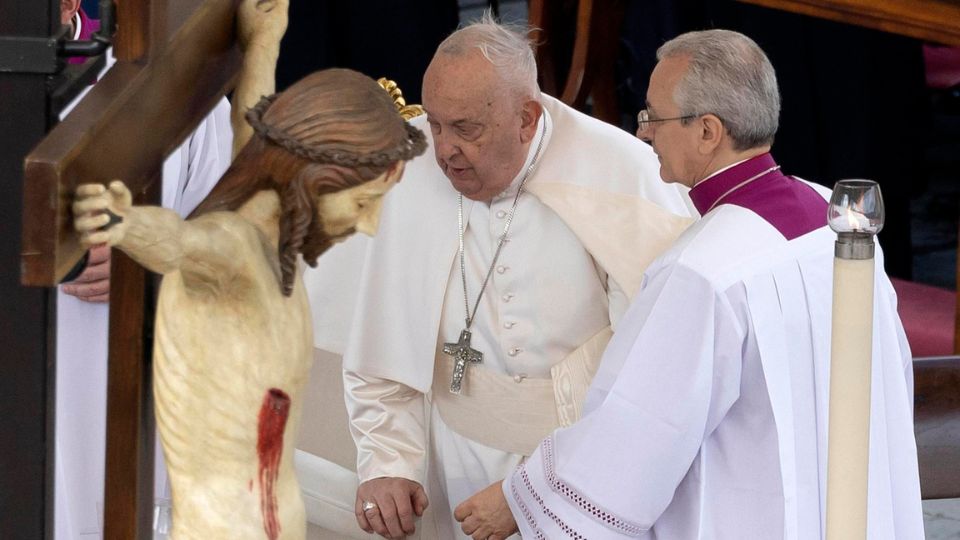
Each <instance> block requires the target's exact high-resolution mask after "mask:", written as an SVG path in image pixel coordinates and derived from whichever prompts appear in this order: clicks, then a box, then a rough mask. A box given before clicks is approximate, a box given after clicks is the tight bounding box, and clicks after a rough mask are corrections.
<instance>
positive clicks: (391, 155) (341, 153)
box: [246, 94, 427, 168]
mask: <svg viewBox="0 0 960 540" xmlns="http://www.w3.org/2000/svg"><path fill="white" fill-rule="evenodd" d="M279 95H280V94H273V95H272V96H264V97H262V98H260V102H259V103H257V104H256V106H254V107H252V108H251V109H250V110H249V111H247V114H246V118H247V122H249V123H250V126H252V127H253V130H254V131H255V132H256V133H257V134H258V135H260V136H261V137H263V138H265V139H267V140H268V141H270V142H272V143H274V144H276V145H278V146H280V147H281V148H284V149H286V150H287V151H289V152H292V153H294V154H296V155H298V156H300V157H302V158H305V159H308V160H310V161H313V162H315V163H330V164H333V165H340V166H343V167H351V168H354V167H363V166H368V167H378V168H379V167H386V166H388V165H391V164H392V163H396V162H397V161H400V160H404V161H406V160H409V159H412V158H414V157H416V156H419V155H420V154H422V153H423V151H424V150H426V149H427V139H426V137H425V136H424V134H423V132H422V131H420V130H419V129H417V128H415V127H413V126H411V125H410V124H409V123H408V122H404V123H403V125H404V128H406V130H407V137H406V138H405V139H404V140H403V141H402V142H401V143H400V144H398V145H397V146H395V147H394V148H391V149H388V150H384V151H381V152H373V153H369V154H358V153H356V152H350V151H348V150H330V149H324V150H320V149H316V148H311V147H309V146H307V145H306V144H304V143H303V142H301V141H299V140H297V139H296V138H294V137H293V136H291V135H290V134H288V133H286V132H284V131H283V130H282V129H279V128H277V127H275V126H271V125H270V124H267V123H266V122H264V121H263V115H264V113H266V112H267V109H269V108H270V106H271V105H273V102H274V101H276V99H277V96H279Z"/></svg>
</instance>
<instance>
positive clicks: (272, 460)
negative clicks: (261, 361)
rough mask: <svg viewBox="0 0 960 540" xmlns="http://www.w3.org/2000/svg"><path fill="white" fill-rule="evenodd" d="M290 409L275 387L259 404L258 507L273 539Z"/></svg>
mask: <svg viewBox="0 0 960 540" xmlns="http://www.w3.org/2000/svg"><path fill="white" fill-rule="evenodd" d="M289 413H290V397H289V396H287V394H286V393H284V392H283V390H280V389H278V388H271V389H270V390H268V391H267V393H266V394H265V395H264V396H263V405H261V406H260V420H259V424H258V426H257V456H259V457H260V511H261V513H262V514H263V530H264V531H265V532H266V533H267V538H269V539H270V540H276V538H277V536H279V534H280V522H279V521H278V520H277V493H276V491H275V484H276V482H277V475H278V474H279V472H280V456H281V454H282V453H283V430H284V429H285V428H286V426H287V415H288V414H289Z"/></svg>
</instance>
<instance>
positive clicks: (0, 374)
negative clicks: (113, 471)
mask: <svg viewBox="0 0 960 540" xmlns="http://www.w3.org/2000/svg"><path fill="white" fill-rule="evenodd" d="M2 3H3V9H2V11H3V13H4V16H3V17H0V36H3V37H4V38H6V39H7V40H8V41H9V40H17V39H19V40H21V41H20V43H26V44H27V45H26V46H27V47H28V48H29V44H30V43H33V44H37V43H40V44H44V43H46V44H48V45H41V47H49V46H50V45H49V43H50V42H51V41H50V40H51V39H53V38H55V37H57V36H58V35H59V34H60V32H61V25H60V2H58V1H57V0H33V1H30V2H20V1H17V0H2ZM25 38H26V39H29V40H30V41H25ZM23 67H25V68H28V69H22V70H19V72H15V71H13V70H10V71H4V72H0V96H3V98H2V99H0V221H2V225H0V230H2V231H3V232H4V241H3V242H0V298H3V300H4V304H5V305H4V309H3V310H2V311H0V347H2V348H3V354H2V355H0V486H2V488H0V538H11V539H18V540H19V539H52V538H53V489H52V488H53V471H54V468H53V456H54V452H53V440H54V401H53V397H54V395H55V394H54V390H55V388H54V384H55V377H54V375H55V369H54V368H55V364H54V357H55V356H54V355H55V346H54V344H55V341H54V340H53V335H52V330H51V328H52V326H53V325H52V324H50V321H52V320H53V319H54V318H55V316H56V312H55V307H56V306H55V304H54V302H53V299H54V296H53V295H52V294H51V291H50V290H48V289H38V288H27V287H22V286H21V285H20V271H19V267H20V264H19V263H20V231H21V224H22V222H23V216H22V213H23V158H24V156H25V155H26V154H27V152H29V151H30V149H31V148H32V147H33V146H34V145H35V144H36V143H37V142H39V141H40V139H42V138H43V136H44V135H45V134H46V132H47V130H48V129H49V128H50V127H51V126H52V125H53V124H54V123H55V122H56V116H55V115H54V114H53V111H52V110H51V106H50V98H49V94H50V86H49V84H50V70H49V68H50V67H51V66H50V65H49V61H47V64H46V65H43V66H41V67H42V68H43V69H40V68H35V69H33V70H31V69H29V67H30V66H23ZM45 71H46V73H45ZM54 71H55V70H54Z"/></svg>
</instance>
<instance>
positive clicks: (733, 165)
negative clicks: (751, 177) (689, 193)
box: [697, 158, 751, 184]
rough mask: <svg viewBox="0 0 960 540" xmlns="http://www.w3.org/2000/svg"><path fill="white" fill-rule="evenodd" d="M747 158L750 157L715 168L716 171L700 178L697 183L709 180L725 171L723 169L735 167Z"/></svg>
mask: <svg viewBox="0 0 960 540" xmlns="http://www.w3.org/2000/svg"><path fill="white" fill-rule="evenodd" d="M748 159H751V158H746V159H741V160H740V161H737V162H736V163H731V164H730V165H727V166H726V167H724V168H722V169H719V170H716V171H714V172H713V173H712V174H711V175H710V176H708V177H706V178H704V179H703V180H701V181H700V182H697V184H700V183H701V182H706V181H707V180H709V179H711V178H713V177H714V176H716V175H718V174H720V173H722V172H723V171H725V170H727V169H732V168H734V167H736V166H737V165H739V164H741V163H743V162H744V161H747V160H748Z"/></svg>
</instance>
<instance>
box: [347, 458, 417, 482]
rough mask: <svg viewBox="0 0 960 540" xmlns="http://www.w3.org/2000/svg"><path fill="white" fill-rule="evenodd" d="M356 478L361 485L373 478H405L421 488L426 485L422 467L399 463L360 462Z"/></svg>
mask: <svg viewBox="0 0 960 540" xmlns="http://www.w3.org/2000/svg"><path fill="white" fill-rule="evenodd" d="M357 476H358V477H359V480H360V483H361V484H362V483H364V482H366V481H367V480H373V479H374V478H406V479H407V480H413V481H414V482H417V483H418V484H420V485H421V486H425V485H426V484H425V482H424V474H423V468H422V467H416V466H413V465H412V464H410V463H406V462H401V461H395V462H392V463H391V462H383V461H379V460H375V459H368V460H366V462H363V461H362V460H361V462H360V463H358V465H357Z"/></svg>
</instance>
